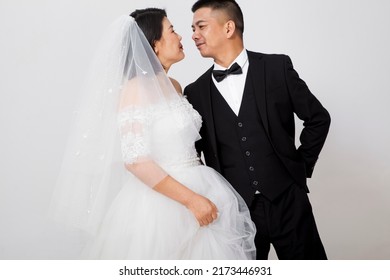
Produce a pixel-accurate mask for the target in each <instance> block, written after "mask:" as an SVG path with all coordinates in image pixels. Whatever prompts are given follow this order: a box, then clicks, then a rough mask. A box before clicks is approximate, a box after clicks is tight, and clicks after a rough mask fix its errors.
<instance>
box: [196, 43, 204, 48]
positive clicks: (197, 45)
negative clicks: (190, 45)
mask: <svg viewBox="0 0 390 280" xmlns="http://www.w3.org/2000/svg"><path fill="white" fill-rule="evenodd" d="M202 45H204V43H198V44H196V47H197V48H198V49H199V48H200V47H201V46H202Z"/></svg>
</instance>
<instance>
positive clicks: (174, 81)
mask: <svg viewBox="0 0 390 280" xmlns="http://www.w3.org/2000/svg"><path fill="white" fill-rule="evenodd" d="M169 80H170V81H171V83H172V85H173V86H174V87H175V90H176V92H177V93H178V94H180V95H183V90H182V88H181V85H180V83H179V82H178V81H176V80H175V79H174V78H171V77H169Z"/></svg>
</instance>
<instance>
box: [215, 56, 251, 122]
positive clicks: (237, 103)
mask: <svg viewBox="0 0 390 280" xmlns="http://www.w3.org/2000/svg"><path fill="white" fill-rule="evenodd" d="M235 62H237V64H238V65H240V66H241V69H242V74H238V75H228V76H227V77H226V78H225V79H223V80H222V81H220V82H219V83H218V82H217V81H216V80H215V79H214V76H212V79H213V82H214V84H215V86H216V87H217V89H218V90H219V92H220V93H221V95H222V96H223V98H224V99H225V100H226V102H227V103H228V104H229V106H230V108H231V109H232V110H233V112H234V113H235V114H236V115H237V116H238V114H239V112H240V107H241V101H242V96H243V94H244V87H245V81H246V75H247V73H248V66H249V61H248V54H247V52H246V50H245V49H243V50H242V52H241V53H240V54H239V55H238V56H237V58H236V59H235V60H234V61H233V62H232V63H231V64H230V65H229V67H230V66H232V65H233V64H234V63H235ZM229 67H228V68H229ZM225 69H226V68H225V67H222V66H221V65H218V64H217V63H214V70H225Z"/></svg>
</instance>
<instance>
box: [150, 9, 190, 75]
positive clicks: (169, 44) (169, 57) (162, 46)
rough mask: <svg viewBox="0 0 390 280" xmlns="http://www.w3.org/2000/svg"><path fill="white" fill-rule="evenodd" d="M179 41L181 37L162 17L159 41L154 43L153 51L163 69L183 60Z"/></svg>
mask: <svg viewBox="0 0 390 280" xmlns="http://www.w3.org/2000/svg"><path fill="white" fill-rule="evenodd" d="M181 39H182V37H181V36H180V35H179V34H177V33H176V32H175V30H174V29H173V25H172V24H171V22H170V21H169V20H168V18H166V17H164V20H163V32H162V36H161V39H160V40H158V41H156V43H155V45H154V51H155V52H156V54H157V57H158V59H159V60H160V62H161V64H162V65H163V66H164V67H165V68H169V67H170V66H171V65H172V64H174V63H176V62H178V61H180V60H182V59H183V58H184V52H183V45H182V44H181V43H180V42H181Z"/></svg>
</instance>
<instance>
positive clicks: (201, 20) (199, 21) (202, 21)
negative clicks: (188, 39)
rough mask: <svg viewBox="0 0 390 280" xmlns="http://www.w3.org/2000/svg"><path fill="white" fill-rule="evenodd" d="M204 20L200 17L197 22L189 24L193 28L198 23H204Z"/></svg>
mask: <svg viewBox="0 0 390 280" xmlns="http://www.w3.org/2000/svg"><path fill="white" fill-rule="evenodd" d="M204 22H206V21H205V20H204V19H200V20H198V21H197V22H195V24H193V25H191V28H194V27H195V26H198V25H199V24H201V23H204Z"/></svg>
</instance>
